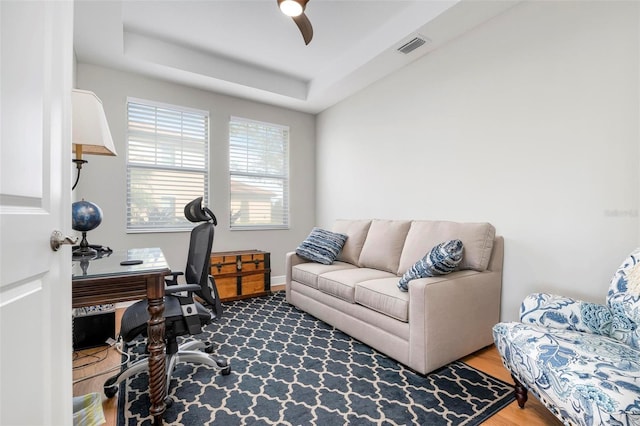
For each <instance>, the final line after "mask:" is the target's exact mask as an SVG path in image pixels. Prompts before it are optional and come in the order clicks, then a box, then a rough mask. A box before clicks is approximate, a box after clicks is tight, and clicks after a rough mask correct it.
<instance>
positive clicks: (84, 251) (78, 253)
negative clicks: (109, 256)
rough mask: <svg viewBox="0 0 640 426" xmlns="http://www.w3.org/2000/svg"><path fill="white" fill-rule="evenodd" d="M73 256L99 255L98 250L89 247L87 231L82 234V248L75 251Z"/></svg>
mask: <svg viewBox="0 0 640 426" xmlns="http://www.w3.org/2000/svg"><path fill="white" fill-rule="evenodd" d="M72 254H73V257H93V256H95V255H97V254H98V252H97V251H96V250H94V249H92V248H91V247H89V242H88V241H87V233H86V231H83V232H82V241H80V246H79V247H78V248H77V249H75V250H74V251H73V252H72Z"/></svg>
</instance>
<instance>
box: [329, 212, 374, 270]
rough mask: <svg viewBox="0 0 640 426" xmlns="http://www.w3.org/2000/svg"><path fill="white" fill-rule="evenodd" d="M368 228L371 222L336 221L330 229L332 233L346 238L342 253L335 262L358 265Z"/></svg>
mask: <svg viewBox="0 0 640 426" xmlns="http://www.w3.org/2000/svg"><path fill="white" fill-rule="evenodd" d="M370 226H371V220H344V219H338V220H336V221H335V223H334V224H333V227H332V228H331V229H332V230H333V232H339V233H340V234H344V235H346V236H347V241H346V242H345V243H344V246H343V247H342V251H341V252H340V253H339V254H338V259H337V260H339V261H341V262H347V263H351V264H352V265H358V259H360V253H361V252H362V247H363V246H364V240H365V239H366V238H367V233H368V232H369V227H370Z"/></svg>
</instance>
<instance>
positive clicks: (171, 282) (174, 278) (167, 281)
mask: <svg viewBox="0 0 640 426" xmlns="http://www.w3.org/2000/svg"><path fill="white" fill-rule="evenodd" d="M180 275H184V272H173V271H171V278H165V279H164V283H165V284H167V285H176V284H178V277H179V276H180Z"/></svg>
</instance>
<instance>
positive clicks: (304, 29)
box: [292, 13, 313, 44]
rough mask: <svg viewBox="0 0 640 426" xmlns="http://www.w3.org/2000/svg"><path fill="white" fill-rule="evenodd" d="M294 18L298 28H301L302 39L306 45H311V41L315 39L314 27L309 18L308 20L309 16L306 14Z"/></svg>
mask: <svg viewBox="0 0 640 426" xmlns="http://www.w3.org/2000/svg"><path fill="white" fill-rule="evenodd" d="M292 18H293V21H294V22H295V23H296V25H297V26H298V28H300V32H301V33H302V38H303V39H304V44H309V43H310V42H311V39H312V38H313V27H312V26H311V22H310V21H309V18H307V15H305V14H304V13H302V14H301V15H298V16H293V17H292Z"/></svg>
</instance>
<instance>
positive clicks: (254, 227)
mask: <svg viewBox="0 0 640 426" xmlns="http://www.w3.org/2000/svg"><path fill="white" fill-rule="evenodd" d="M228 124H229V127H228V152H227V154H228V163H227V166H228V167H229V204H228V208H229V212H228V213H229V230H230V231H262V230H288V229H290V226H291V220H290V218H291V214H290V213H291V190H290V181H291V171H290V168H291V162H290V153H291V151H290V146H291V143H290V141H291V128H290V126H287V125H283V124H277V123H270V122H266V121H260V120H254V119H250V118H245V117H239V116H230V117H229V123H228ZM234 124H235V125H243V124H244V125H246V126H249V125H251V124H254V125H258V126H262V127H265V128H268V129H271V130H274V129H278V130H280V131H283V132H285V133H286V137H285V138H283V141H282V142H283V144H284V146H283V148H284V157H283V158H282V161H284V167H283V172H284V173H283V174H280V175H278V174H269V173H252V172H248V171H247V172H234V171H233V170H232V166H231V162H232V141H231V139H232V136H233V135H232V125H234ZM271 152H273V151H271ZM246 166H247V169H248V168H249V165H248V164H247V165H246ZM234 176H236V177H244V178H252V177H253V178H263V179H276V180H281V181H282V188H283V189H282V204H283V206H282V209H281V211H280V212H281V214H282V221H283V223H282V224H273V223H268V224H261V223H256V224H242V225H234V222H233V220H232V217H231V216H232V214H233V209H232V202H233V190H232V181H233V178H234Z"/></svg>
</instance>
